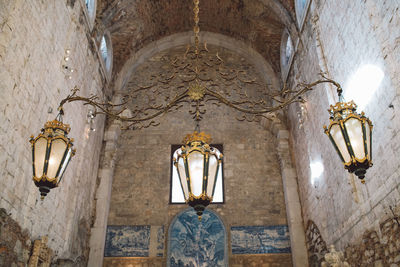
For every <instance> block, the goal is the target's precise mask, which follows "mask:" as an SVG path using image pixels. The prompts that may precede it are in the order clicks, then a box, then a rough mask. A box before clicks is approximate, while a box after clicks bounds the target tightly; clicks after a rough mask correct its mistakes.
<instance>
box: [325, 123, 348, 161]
mask: <svg viewBox="0 0 400 267" xmlns="http://www.w3.org/2000/svg"><path fill="white" fill-rule="evenodd" d="M329 133H330V135H331V136H332V139H333V141H335V144H336V146H337V147H338V149H339V151H340V154H341V155H342V157H343V159H344V162H349V161H351V157H350V154H349V152H348V150H347V146H346V142H345V141H344V137H343V133H342V130H341V129H340V126H339V125H338V124H334V125H332V127H331V129H330V131H329Z"/></svg>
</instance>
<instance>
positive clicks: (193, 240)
mask: <svg viewBox="0 0 400 267" xmlns="http://www.w3.org/2000/svg"><path fill="white" fill-rule="evenodd" d="M167 249H168V254H167V266H168V267H178V266H215V267H217V266H228V256H227V255H228V253H227V251H228V248H227V233H226V229H225V225H224V223H223V222H222V220H221V218H220V217H219V216H218V215H217V214H216V213H215V212H214V211H211V210H210V209H206V210H205V211H204V213H203V216H202V219H201V221H199V220H198V217H197V214H196V213H195V212H194V210H193V209H192V208H188V209H185V210H184V211H182V212H181V213H179V214H178V215H176V216H175V218H174V219H173V220H172V222H171V225H170V227H169V230H168V245H167ZM182 263H183V265H182Z"/></svg>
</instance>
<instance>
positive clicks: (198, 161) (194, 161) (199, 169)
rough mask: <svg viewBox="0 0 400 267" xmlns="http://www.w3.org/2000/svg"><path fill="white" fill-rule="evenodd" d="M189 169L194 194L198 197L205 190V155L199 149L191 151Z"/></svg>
mask: <svg viewBox="0 0 400 267" xmlns="http://www.w3.org/2000/svg"><path fill="white" fill-rule="evenodd" d="M188 169H189V175H190V181H191V184H190V185H191V187H192V188H191V189H192V194H193V195H195V196H196V197H198V196H200V195H201V193H202V192H203V177H204V155H203V154H202V153H200V152H198V151H193V152H191V153H190V154H189V155H188Z"/></svg>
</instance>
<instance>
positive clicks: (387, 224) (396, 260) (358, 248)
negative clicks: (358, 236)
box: [345, 217, 400, 267]
mask: <svg viewBox="0 0 400 267" xmlns="http://www.w3.org/2000/svg"><path fill="white" fill-rule="evenodd" d="M379 229H380V234H378V233H377V232H376V231H375V230H371V231H366V232H365V233H364V234H363V236H362V240H361V242H360V243H356V244H352V245H350V246H348V247H346V249H345V252H346V258H347V261H348V262H349V263H350V264H351V266H360V267H364V266H391V265H393V264H397V265H398V264H400V241H399V240H400V239H399V237H400V225H399V221H398V217H397V221H396V219H395V218H393V217H391V218H388V219H386V220H384V221H383V222H381V223H380V227H379Z"/></svg>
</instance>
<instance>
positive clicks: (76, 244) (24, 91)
mask: <svg viewBox="0 0 400 267" xmlns="http://www.w3.org/2000/svg"><path fill="white" fill-rule="evenodd" d="M67 2H68V1H22V0H15V1H7V0H5V1H4V0H2V1H0V114H1V115H0V136H1V142H0V155H1V156H0V208H2V209H4V210H5V211H6V212H7V213H9V214H11V215H10V216H11V219H12V220H13V222H14V223H13V224H7V225H8V226H6V225H5V226H4V227H6V228H2V233H1V238H0V243H2V244H5V243H7V244H9V245H7V250H5V252H4V253H6V254H1V255H2V256H3V255H6V257H5V258H2V260H3V259H4V260H6V263H5V264H4V265H2V264H1V263H0V265H2V266H12V264H11V262H10V264H8V262H7V261H8V260H10V261H12V262H14V263H18V264H22V266H24V264H26V262H27V259H26V257H22V256H20V255H22V254H24V253H25V252H24V251H25V250H26V249H29V247H28V246H27V245H26V244H25V241H26V240H30V239H31V240H34V239H37V238H39V237H41V236H45V235H47V236H48V237H49V241H48V246H49V247H50V248H51V249H52V250H53V251H54V252H55V253H56V255H55V256H54V260H56V259H58V258H64V259H68V258H71V259H74V260H75V259H76V258H77V257H83V258H86V260H87V254H88V244H87V240H88V237H89V232H88V224H89V223H88V222H89V220H90V217H91V211H92V207H93V206H92V204H93V201H92V200H93V195H94V191H95V182H96V176H97V166H98V159H99V154H100V148H101V141H102V132H103V126H102V125H103V120H104V117H103V118H102V117H101V116H99V117H97V118H96V119H95V122H94V127H95V128H96V130H97V131H96V132H90V131H89V125H88V124H87V120H86V114H87V106H83V105H81V104H77V103H71V104H66V105H65V106H64V108H65V116H64V122H65V123H69V124H70V125H71V127H72V130H71V132H70V133H69V137H72V138H74V139H75V141H74V146H75V147H76V148H77V154H76V155H75V156H74V158H73V159H72V160H71V162H70V164H69V166H68V169H67V170H66V172H65V176H64V178H63V180H62V182H61V184H60V186H59V187H58V188H56V189H53V190H51V192H50V193H49V194H48V196H47V197H46V198H45V200H44V201H40V200H39V192H38V189H37V188H36V186H35V185H34V183H33V182H32V151H31V145H30V144H29V142H28V140H29V137H30V135H31V134H34V135H37V134H38V133H39V131H40V129H41V128H42V127H43V125H44V123H45V122H46V121H47V120H50V119H51V120H52V119H54V117H55V116H56V112H57V111H56V110H57V107H58V103H59V102H60V101H61V99H62V98H64V97H65V96H67V94H69V92H70V89H71V88H72V87H73V86H74V85H77V86H78V87H80V89H81V91H80V92H79V93H80V94H82V95H84V96H87V95H89V94H91V93H93V94H99V95H100V96H101V95H102V88H103V78H102V76H101V75H100V73H99V61H98V60H99V59H98V58H97V54H93V53H92V51H91V50H90V47H89V44H88V38H87V33H88V28H87V25H86V23H85V22H84V21H83V22H82V21H80V16H81V12H82V11H81V7H82V5H81V4H80V2H77V1H72V2H75V4H74V5H69V4H68V3H67ZM69 2H71V1H69ZM66 49H70V50H71V55H70V61H69V62H70V64H71V67H73V68H74V69H75V72H74V74H73V75H72V79H71V80H69V79H66V78H65V73H64V72H63V69H62V64H63V62H64V59H63V58H64V56H65V50H66ZM49 109H51V110H52V113H48V111H49ZM11 219H10V220H11ZM17 226H18V227H17ZM7 227H9V228H7ZM10 227H11V228H10ZM20 229H24V230H20ZM22 233H23V234H22ZM9 238H11V239H12V240H14V241H12V240H9ZM21 238H22V239H21ZM7 240H8V241H7ZM16 240H19V241H18V242H17V241H16ZM4 242H5V243H4ZM10 242H14V243H13V244H11V243H10ZM15 242H16V243H15ZM19 242H21V243H19ZM17 248H18V250H19V251H15V253H16V254H15V257H17V258H13V257H14V256H13V255H14V254H13V253H14V251H13V250H10V249H17ZM0 253H1V252H0ZM2 256H1V257H2ZM86 260H83V263H82V265H81V266H83V265H84V264H85V261H86ZM75 266H79V265H75Z"/></svg>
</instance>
